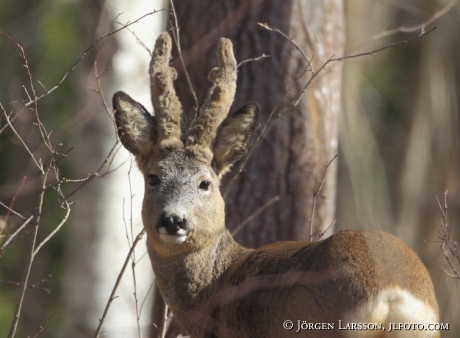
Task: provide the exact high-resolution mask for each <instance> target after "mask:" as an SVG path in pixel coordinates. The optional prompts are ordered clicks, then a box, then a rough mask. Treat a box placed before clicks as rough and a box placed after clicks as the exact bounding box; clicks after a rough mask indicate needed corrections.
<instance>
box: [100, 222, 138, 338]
mask: <svg viewBox="0 0 460 338" xmlns="http://www.w3.org/2000/svg"><path fill="white" fill-rule="evenodd" d="M144 233H145V230H144V229H142V231H141V232H140V233H139V234H138V235H137V236H136V239H135V240H134V242H133V245H132V246H131V249H130V250H129V252H128V255H127V256H126V259H125V262H124V264H123V267H122V268H121V271H120V273H119V274H118V277H117V280H116V282H115V285H114V287H113V289H112V292H111V294H110V297H109V300H108V301H107V305H106V307H105V309H104V313H103V314H102V317H101V318H100V319H99V325H98V327H97V329H96V333H95V334H94V338H100V337H102V336H101V334H100V332H101V330H102V326H103V325H104V320H105V318H106V316H107V313H108V312H109V309H110V305H111V304H112V302H113V300H114V299H115V298H117V296H115V292H117V289H118V286H119V285H120V281H121V278H122V277H123V275H124V273H125V271H126V267H127V266H128V263H129V261H130V260H131V255H132V254H133V252H134V249H135V248H136V246H137V244H138V243H139V241H140V240H141V239H142V237H143V236H144Z"/></svg>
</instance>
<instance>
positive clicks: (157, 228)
mask: <svg viewBox="0 0 460 338" xmlns="http://www.w3.org/2000/svg"><path fill="white" fill-rule="evenodd" d="M170 48H171V41H170V38H169V36H167V34H162V35H161V36H160V37H159V40H158V41H157V44H156V48H155V52H154V55H153V57H152V63H151V64H152V67H151V68H152V71H151V75H152V88H153V89H152V102H153V105H154V107H155V111H156V114H157V119H158V122H156V120H155V118H153V117H151V116H150V115H148V113H146V111H145V109H144V108H143V107H142V106H141V105H139V104H138V103H136V102H135V101H134V100H132V99H131V98H130V97H129V96H127V95H126V94H124V93H120V92H119V93H117V94H115V96H114V109H115V116H116V119H117V124H118V126H119V135H120V139H121V141H122V142H123V144H124V145H125V147H126V148H127V149H128V150H129V151H131V152H132V153H133V154H134V155H135V156H136V158H137V160H138V163H139V168H140V170H141V171H142V173H143V174H144V176H145V178H146V180H145V195H144V201H143V208H142V219H143V222H144V227H145V229H146V231H147V236H148V238H147V247H148V252H149V256H150V259H151V262H152V267H153V270H154V272H155V276H156V279H157V283H158V285H159V288H160V291H161V294H162V295H163V297H164V299H165V301H166V303H167V304H168V306H169V307H170V308H171V309H172V311H173V313H174V316H175V318H176V320H177V321H178V322H179V324H180V325H181V327H182V328H183V329H184V330H185V331H186V332H187V333H188V334H189V335H191V336H192V337H290V336H293V337H297V336H299V334H300V335H301V336H308V337H349V336H352V337H358V336H359V337H384V336H386V334H387V332H385V331H369V332H367V331H362V332H355V331H344V330H337V328H338V325H339V320H343V321H344V322H345V323H354V322H357V321H360V322H361V321H362V322H366V323H369V322H376V323H382V324H388V322H391V321H396V320H399V321H401V322H404V321H411V322H420V323H427V322H432V323H436V321H437V320H438V312H439V311H438V306H437V303H436V299H435V296H434V290H433V285H432V282H431V279H430V277H429V275H428V272H427V270H426V269H425V267H424V266H423V264H422V263H421V262H420V260H419V259H418V257H417V256H416V255H415V253H414V252H413V251H412V250H411V249H410V248H408V247H407V246H406V245H405V244H404V243H402V242H401V241H400V240H399V239H397V238H396V237H394V236H392V235H390V234H387V233H384V232H380V231H342V232H339V233H337V234H335V235H333V236H331V237H329V238H327V239H325V240H323V241H320V242H312V243H309V242H279V243H274V244H271V245H267V246H264V247H262V248H259V249H255V250H250V249H246V248H243V247H241V246H240V245H238V244H237V243H236V242H235V241H234V240H233V238H232V236H231V235H230V233H229V232H228V230H227V229H226V228H225V212H224V210H225V205H224V201H223V198H222V196H221V194H220V191H219V184H220V179H221V177H222V175H223V174H224V173H225V172H226V171H227V170H228V169H229V167H230V166H231V165H232V163H234V162H235V161H237V160H238V159H239V158H241V156H242V155H243V154H244V152H245V151H246V150H247V148H248V146H249V143H250V140H251V139H252V136H253V133H254V129H255V125H256V122H257V115H258V109H259V108H258V106H257V105H256V104H253V103H250V104H248V105H246V106H245V107H243V108H242V109H240V110H238V111H237V112H235V113H233V114H230V115H229V116H228V117H227V114H228V111H229V109H230V106H231V103H232V101H233V97H234V94H235V83H236V61H235V59H234V57H233V52H232V50H231V43H230V41H229V40H226V39H222V40H221V42H220V44H219V48H218V53H217V54H218V57H219V63H220V66H219V68H218V69H217V70H213V71H212V72H211V74H210V78H211V80H212V81H213V82H214V85H213V86H212V88H211V90H210V93H209V96H208V98H207V100H206V102H205V104H204V105H203V107H202V109H201V110H200V115H199V117H198V118H197V119H196V121H195V122H194V124H193V128H192V129H191V131H190V133H189V135H188V136H187V138H186V142H185V144H184V142H183V141H182V140H184V139H185V137H184V135H182V134H181V133H180V128H179V121H180V110H181V108H180V104H179V103H178V99H177V96H176V95H175V92H174V88H173V86H172V80H173V79H174V78H175V75H174V74H175V73H174V72H173V71H172V70H171V68H169V66H168V62H169V56H170ZM152 177H155V180H154V181H153V183H151V178H152ZM174 218H176V219H180V221H181V223H180V224H181V228H180V229H179V228H178V227H176V228H174V229H172V228H171V229H169V230H168V228H167V227H168V226H169V225H168V224H170V222H172V220H174ZM185 225H186V226H185ZM287 319H290V320H292V321H293V322H294V325H295V326H294V329H293V330H285V329H284V328H283V322H284V321H285V320H287ZM298 320H300V321H307V322H309V323H330V324H333V325H335V328H336V329H335V330H324V331H318V330H309V331H302V332H300V333H297V332H296V331H297V321H298ZM388 334H389V337H398V335H397V333H395V334H394V335H393V334H391V333H388ZM414 334H415V335H416V336H419V337H437V336H439V335H438V333H433V334H432V332H430V331H417V332H414ZM430 334H432V335H430Z"/></svg>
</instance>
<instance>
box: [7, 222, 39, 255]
mask: <svg viewBox="0 0 460 338" xmlns="http://www.w3.org/2000/svg"><path fill="white" fill-rule="evenodd" d="M33 218H34V216H33V215H32V216H30V217H29V218H28V219H26V221H25V222H24V223H22V225H21V226H20V227H19V228H18V229H17V230H16V231H15V232H14V233H13V234H12V235H11V236H10V237H8V239H7V240H6V241H5V243H3V245H2V247H1V248H0V256H1V255H2V253H3V251H5V249H6V247H7V246H8V245H10V243H11V242H12V241H13V240H14V238H15V237H16V236H17V235H18V234H19V233H21V231H22V230H23V229H24V228H25V227H26V226H27V224H29V222H30V221H31V220H32V219H33Z"/></svg>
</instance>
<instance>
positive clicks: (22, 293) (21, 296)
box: [8, 166, 51, 338]
mask: <svg viewBox="0 0 460 338" xmlns="http://www.w3.org/2000/svg"><path fill="white" fill-rule="evenodd" d="M50 169H51V166H48V168H47V169H46V171H45V172H44V175H43V182H42V191H41V192H40V195H39V197H38V207H37V214H36V217H35V218H36V219H37V223H39V222H40V217H41V215H42V208H43V200H44V196H45V190H46V180H47V177H48V174H49V171H50ZM37 235H38V225H37V226H35V228H34V232H33V235H32V240H31V244H30V248H29V253H28V256H27V264H26V269H25V272H24V277H23V279H22V284H23V285H22V287H21V291H20V294H19V298H18V301H17V304H16V311H15V314H14V317H13V322H12V323H11V328H10V332H9V333H8V338H13V337H14V336H15V334H16V330H17V326H18V323H19V317H20V316H21V309H22V303H23V301H24V296H25V294H26V289H27V282H28V280H29V275H30V270H31V269H32V264H33V261H34V255H33V253H34V249H35V243H36V241H37Z"/></svg>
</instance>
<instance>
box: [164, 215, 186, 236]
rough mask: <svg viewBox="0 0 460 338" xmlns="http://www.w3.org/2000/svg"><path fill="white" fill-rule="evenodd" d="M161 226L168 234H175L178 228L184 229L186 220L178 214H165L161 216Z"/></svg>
mask: <svg viewBox="0 0 460 338" xmlns="http://www.w3.org/2000/svg"><path fill="white" fill-rule="evenodd" d="M163 226H164V227H165V229H166V231H167V232H168V233H170V234H175V233H177V232H178V231H179V229H183V230H186V226H187V222H186V221H185V219H184V218H180V217H179V216H166V217H164V218H163Z"/></svg>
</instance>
